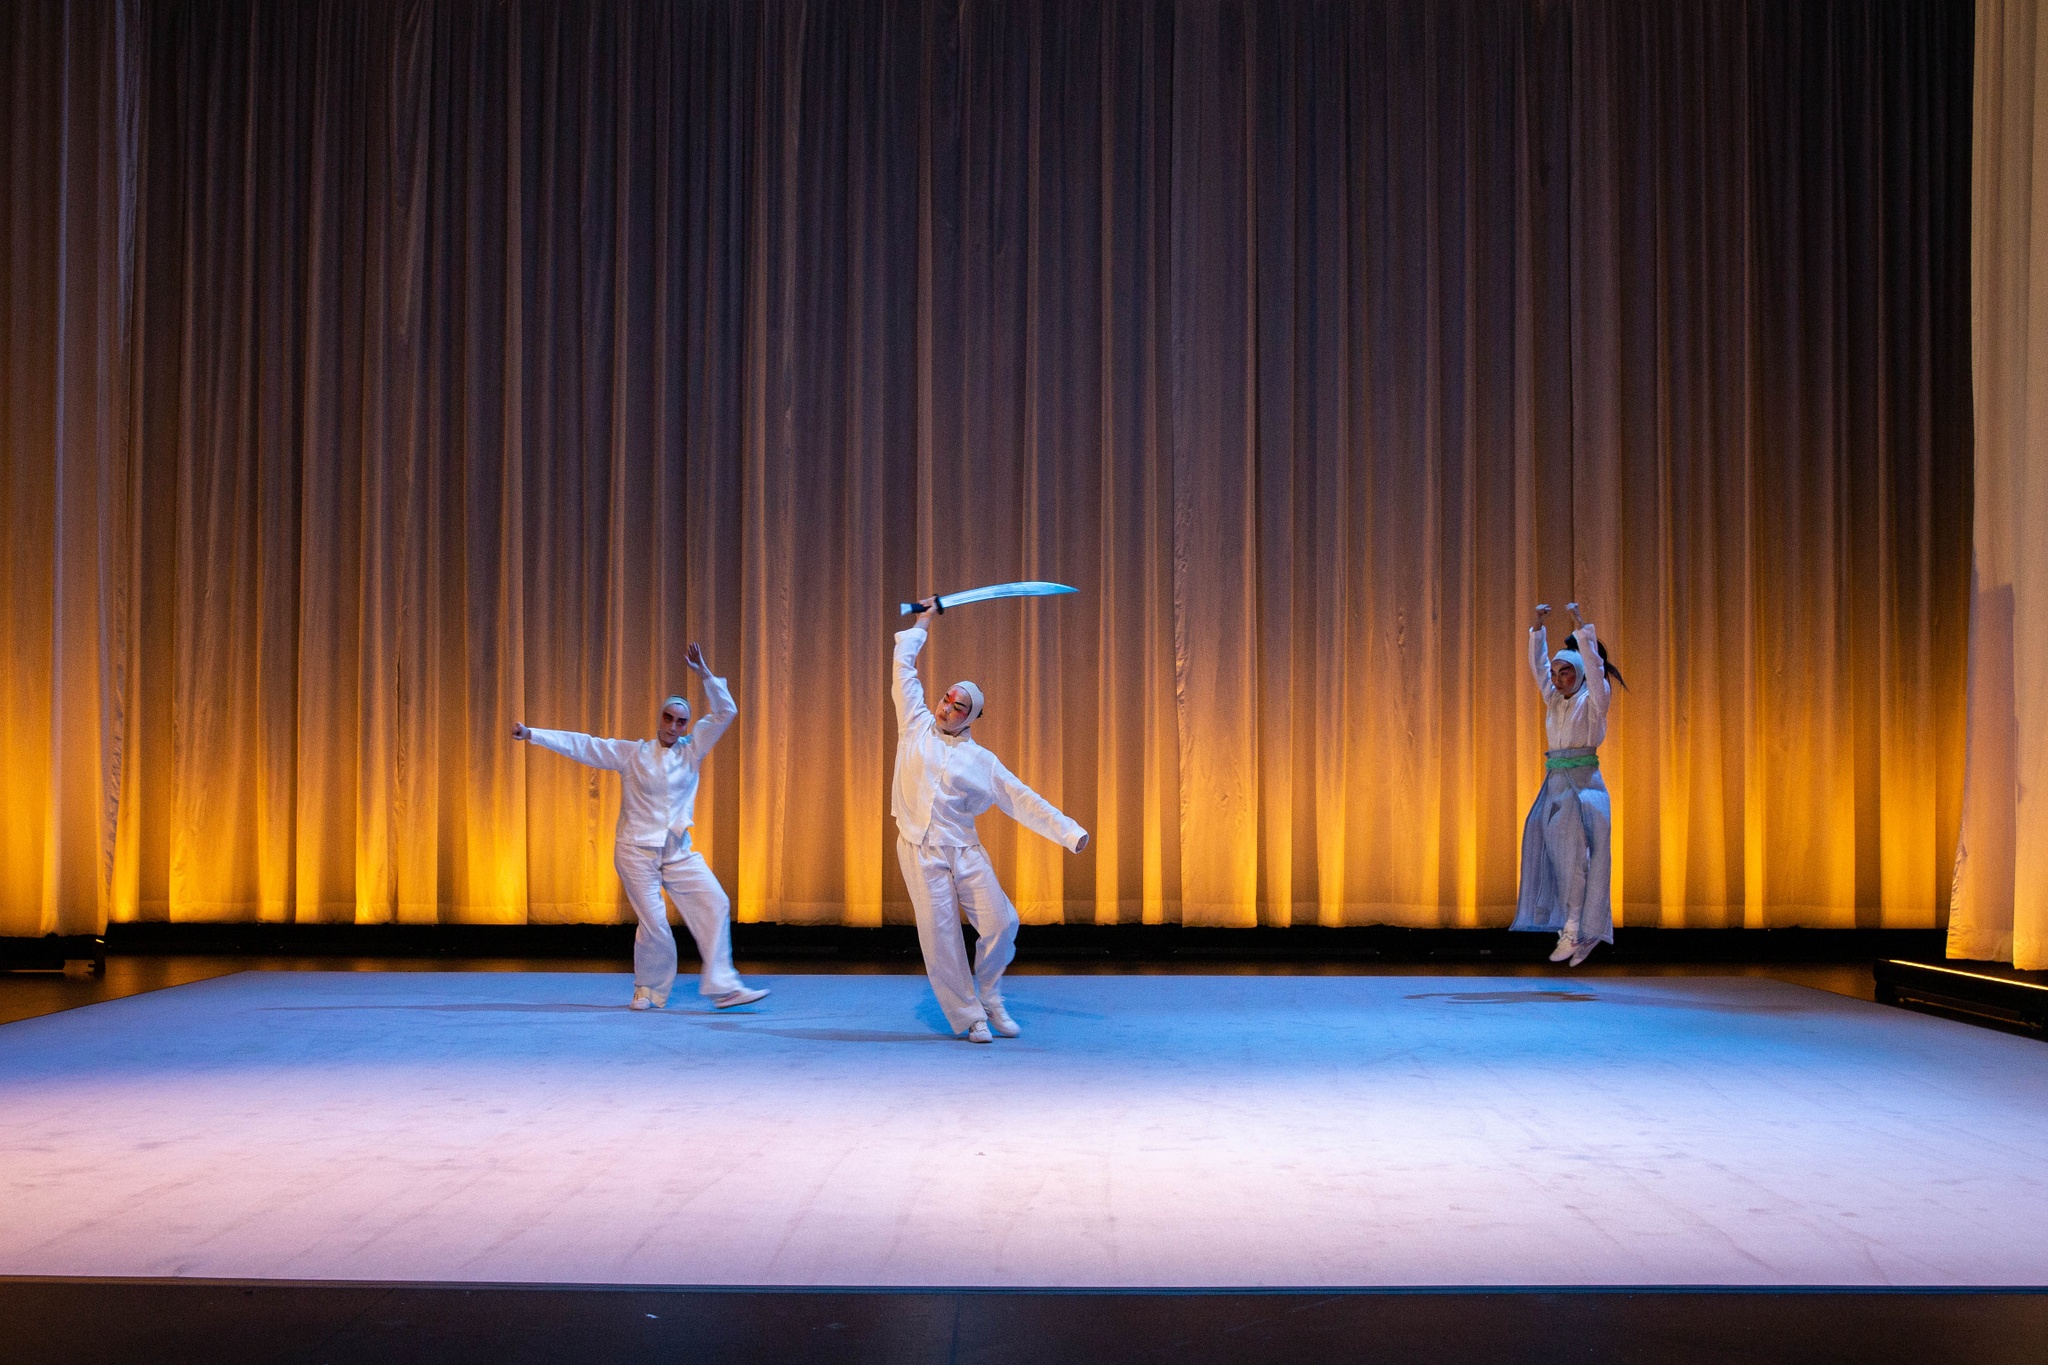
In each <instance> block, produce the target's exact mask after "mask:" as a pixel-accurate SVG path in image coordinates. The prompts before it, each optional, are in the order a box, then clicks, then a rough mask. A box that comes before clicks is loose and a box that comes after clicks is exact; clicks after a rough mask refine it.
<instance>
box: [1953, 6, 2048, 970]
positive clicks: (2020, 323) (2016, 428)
mask: <svg viewBox="0 0 2048 1365" xmlns="http://www.w3.org/2000/svg"><path fill="white" fill-rule="evenodd" d="M1976 52H1977V79H1976V85H1975V95H1976V136H1975V139H1974V148H1975V156H1974V158H1973V164H1972V178H1973V185H1972V191H1971V218H1970V229H1971V262H1970V274H1971V279H1970V293H1971V300H1970V318H1971V349H1972V352H1973V357H1974V360H1975V365H1974V369H1973V376H1974V379H1975V385H1974V388H1975V400H1976V418H1977V431H1976V435H1977V440H1976V448H1977V458H1976V489H1977V500H1976V534H1975V537H1974V541H1973V546H1974V551H1975V564H1974V573H1973V575H1972V579H1973V591H1974V597H1973V600H1972V603H1971V619H1970V736H1969V767H1968V771H1969V781H1968V790H1967V800H1966V801H1965V803H1964V807H1963V816H1964V818H1963V832H1962V841H1961V848H1960V850H1959V851H1958V853H1957V856H1956V876H1955V890H1954V907H1953V911H1952V914H1951V918H1950V920H1949V934H1948V950H1949V955H1950V956H1951V957H1961V958H1972V959H1978V960H1993V961H2001V962H2011V963H2013V964H2014V965H2016V966H2019V967H2022V968H2026V969H2029V970H2034V971H2039V970H2041V969H2043V968H2048V846H2044V845H2042V844H2037V843H2035V842H2034V840H2033V838H2032V837H2030V836H2032V835H2033V834H2034V832H2035V831H2038V830H2039V829H2040V828H2041V824H2042V814H2041V813H2042V809H2043V804H2042V796H2041V793H2043V792H2044V791H2048V727H2044V724H2043V722H2044V721H2048V554H2044V552H2043V547H2042V544H2041V534H2042V530H2043V528H2044V527H2048V479H2044V477H2043V472H2044V471H2048V427H2044V425H2043V423H2042V420H2041V417H2042V411H2041V404H2042V402H2043V401H2044V399H2048V296H2044V294H2043V292H2042V290H2041V289H2040V287H2039V286H2038V285H2037V283H2036V281H2037V280H2040V279H2044V278H2048V207H2044V206H2043V205H2042V203H2041V198H2040V196H2041V189H2042V187H2043V186H2048V23H2043V22H2042V19H2041V13H2040V9H2039V7H2038V6H2037V5H2034V4H2027V3H2019V4H2013V3H2006V2H2005V0H1978V4H1977V43H1976Z"/></svg>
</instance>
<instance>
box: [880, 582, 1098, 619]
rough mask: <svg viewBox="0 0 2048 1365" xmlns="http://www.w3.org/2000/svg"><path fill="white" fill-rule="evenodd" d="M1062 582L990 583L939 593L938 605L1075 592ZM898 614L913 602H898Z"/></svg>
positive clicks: (906, 611)
mask: <svg viewBox="0 0 2048 1365" xmlns="http://www.w3.org/2000/svg"><path fill="white" fill-rule="evenodd" d="M1076 591H1078V589H1075V588H1070V587H1068V586H1067V585H1066V584H1064V583H1039V582H1028V583H991V584H990V585H989V586H987V587H985V588H969V589H967V590H966V591H965V592H944V593H940V594H939V606H940V607H941V608H942V609H943V608H946V607H964V606H966V605H967V604H968V603H969V602H993V601H995V600H996V599H997V598H999V597H1056V596H1058V595H1059V594H1061V593H1063V592H1076ZM899 607H900V610H899V611H898V612H897V615H899V616H908V615H910V613H912V612H914V611H916V610H917V604H916V603H915V602H904V603H900V604H899Z"/></svg>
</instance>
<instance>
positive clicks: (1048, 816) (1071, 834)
mask: <svg viewBox="0 0 2048 1365" xmlns="http://www.w3.org/2000/svg"><path fill="white" fill-rule="evenodd" d="M990 757H991V758H994V757H995V756H994V755H993V754H991V755H990ZM995 770H996V772H995V777H996V791H995V796H996V807H997V809H999V810H1001V811H1002V813H1003V814H1005V815H1007V816H1009V817H1010V818H1011V819H1012V820H1015V821H1016V822H1017V823H1018V824H1020V825H1022V826H1024V828H1026V829H1028V830H1030V831H1031V832H1032V833H1033V834H1042V835H1044V836H1045V837H1046V838H1048V839H1050V840H1052V841H1053V842H1054V843H1056V844H1058V845H1059V846H1060V847H1061V848H1064V849H1065V850H1067V852H1069V853H1079V852H1080V851H1081V850H1082V849H1084V848H1086V847H1088V831H1087V830H1085V829H1082V828H1081V827H1080V826H1079V825H1078V824H1076V823H1074V821H1073V820H1072V819H1071V818H1070V817H1068V816H1067V815H1065V814H1063V813H1062V812H1061V811H1060V809H1059V808H1058V807H1057V806H1055V805H1053V803H1052V802H1050V801H1048V800H1046V799H1045V798H1044V797H1042V796H1040V795H1039V794H1038V793H1037V792H1035V791H1033V790H1031V788H1029V787H1027V786H1025V785H1024V784H1023V783H1022V782H1019V781H1018V780H1017V777H1016V775H1015V774H1014V773H1012V772H1011V771H1010V770H1009V769H1008V768H1005V767H1004V766H1003V764H1002V760H1001V759H996V763H995Z"/></svg>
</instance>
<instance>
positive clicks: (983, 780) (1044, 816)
mask: <svg viewBox="0 0 2048 1365" xmlns="http://www.w3.org/2000/svg"><path fill="white" fill-rule="evenodd" d="M924 642H925V628H924V627H923V626H912V627H911V628H910V629H909V630H905V631H898V632H897V635H896V680H895V687H894V691H895V696H896V731H897V736H896V782H895V787H894V790H893V792H892V794H891V799H890V807H891V810H892V811H893V813H894V814H895V816H896V829H897V832H898V833H900V834H901V835H902V836H903V838H904V840H905V841H906V842H908V843H910V844H911V845H913V846H917V847H925V848H971V847H973V846H975V845H977V844H979V843H980V842H981V836H980V835H979V834H978V833H977V832H976V831H975V828H974V817H975V816H977V815H980V814H981V813H982V812H983V811H985V810H987V809H988V808H989V807H991V806H995V807H998V808H1000V809H1001V810H1002V812H1003V814H1005V815H1007V816H1009V817H1010V818H1011V819H1012V820H1015V821H1016V822H1017V823H1018V824H1020V825H1022V826H1024V828H1026V829H1028V830H1030V831H1032V832H1033V833H1034V834H1042V835H1044V836H1045V837H1046V838H1048V839H1050V840H1052V841H1053V842H1054V843H1056V844H1058V845H1060V846H1061V847H1062V848H1065V849H1066V850H1067V851H1068V852H1073V851H1074V850H1075V849H1077V848H1078V847H1079V846H1080V843H1081V840H1082V838H1083V837H1084V836H1083V831H1082V829H1081V826H1080V825H1078V824H1076V823H1075V822H1074V821H1073V820H1071V819H1069V818H1068V817H1067V816H1065V815H1063V814H1061V813H1060V812H1059V810H1058V809H1056V808H1055V807H1054V806H1053V804H1052V803H1051V802H1050V801H1047V800H1046V799H1045V798H1044V797H1042V796H1040V795H1039V794H1038V793H1037V792H1035V791H1033V790H1031V788H1029V787H1027V786H1025V785H1024V784H1023V783H1022V782H1019V781H1018V780H1017V779H1016V777H1015V776H1013V775H1012V774H1011V772H1010V770H1009V769H1008V768H1005V767H1004V766H1003V765H1002V761H1001V760H1000V759H998V758H997V757H996V756H995V755H994V754H992V753H990V752H989V751H988V750H986V749H984V748H982V747H981V746H980V745H979V744H976V743H975V742H974V737H973V736H972V735H965V734H962V735H949V734H947V733H946V732H945V731H944V730H941V729H940V728H939V723H938V720H937V718H936V717H934V716H933V715H932V713H931V708H930V707H928V706H927V705H925V700H924V683H923V682H922V680H920V679H919V678H918V676H917V655H918V651H919V650H921V649H923V648H924Z"/></svg>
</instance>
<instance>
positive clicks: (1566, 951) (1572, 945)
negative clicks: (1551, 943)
mask: <svg viewBox="0 0 2048 1365" xmlns="http://www.w3.org/2000/svg"><path fill="white" fill-rule="evenodd" d="M1578 950H1579V941H1578V940H1577V939H1575V938H1573V937H1572V935H1571V931H1570V930H1569V929H1560V930H1559V931H1558V934H1557V946H1556V947H1555V948H1552V949H1551V950H1550V960H1551V961H1552V962H1562V961H1564V960H1565V959H1566V958H1568V957H1570V956H1571V955H1572V954H1573V953H1576V952H1577V951H1578Z"/></svg>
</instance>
